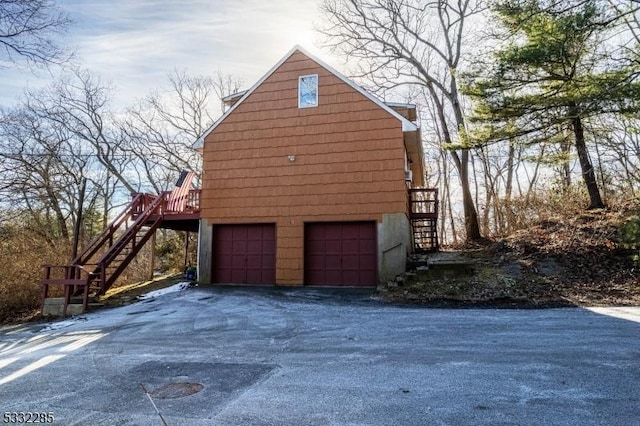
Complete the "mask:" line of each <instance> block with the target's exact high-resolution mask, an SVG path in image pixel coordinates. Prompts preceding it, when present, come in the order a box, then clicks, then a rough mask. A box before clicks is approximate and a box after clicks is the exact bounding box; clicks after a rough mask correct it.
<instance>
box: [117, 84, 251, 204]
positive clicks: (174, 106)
mask: <svg viewBox="0 0 640 426" xmlns="http://www.w3.org/2000/svg"><path fill="white" fill-rule="evenodd" d="M168 80H169V84H168V87H167V88H166V89H164V90H157V91H155V92H154V93H152V94H151V95H149V96H148V97H147V98H146V99H144V100H142V101H141V102H139V103H138V104H136V105H134V106H132V107H131V108H129V109H128V110H127V112H126V114H125V116H124V118H123V119H121V120H120V121H119V129H120V132H121V134H122V136H121V139H122V141H123V145H122V149H123V150H125V151H126V153H127V155H128V156H129V158H131V159H132V160H133V161H134V162H135V164H136V166H137V167H136V170H137V171H138V174H139V179H140V180H141V181H143V182H146V183H147V184H148V185H149V187H150V188H152V189H153V190H154V191H155V192H160V191H162V190H164V189H166V188H167V187H168V186H169V185H170V184H171V182H172V181H173V180H174V179H175V176H176V174H177V173H178V172H179V171H180V170H182V169H192V170H195V171H199V170H200V168H201V164H200V163H201V158H200V154H198V153H197V152H196V151H194V150H193V149H192V148H191V146H192V145H193V142H194V141H195V140H196V139H198V138H199V137H200V136H201V135H202V134H204V132H205V131H206V130H207V129H208V128H209V126H210V125H211V124H212V123H213V121H214V119H215V117H216V116H217V115H218V113H216V112H215V111H217V108H216V105H218V104H219V103H221V101H220V100H221V98H223V97H224V96H226V95H229V94H230V93H234V92H236V91H237V90H238V88H239V87H240V82H239V80H237V79H236V78H234V77H232V76H230V75H224V74H222V73H218V75H217V76H216V77H215V78H211V77H206V76H190V75H188V74H187V73H186V72H184V71H182V72H179V71H174V73H172V74H170V75H169V76H168Z"/></svg>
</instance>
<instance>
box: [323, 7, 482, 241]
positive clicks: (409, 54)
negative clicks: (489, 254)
mask: <svg viewBox="0 0 640 426" xmlns="http://www.w3.org/2000/svg"><path fill="white" fill-rule="evenodd" d="M321 8H322V10H323V12H324V15H325V16H326V18H327V20H328V21H329V22H330V24H329V25H328V26H325V27H323V28H319V31H320V32H321V33H322V34H324V35H325V36H326V37H327V43H328V44H329V45H330V46H331V47H332V48H333V49H334V50H335V51H337V52H340V53H342V54H344V55H346V56H347V57H349V58H353V59H357V60H359V63H360V65H361V66H360V68H359V72H358V74H359V75H360V76H362V77H365V76H366V77H369V78H370V79H371V80H372V82H373V83H374V84H375V85H379V86H381V87H385V88H392V87H395V86H397V85H399V84H409V85H418V86H420V87H422V88H423V90H424V91H425V93H426V95H427V96H428V97H430V98H431V100H432V102H433V104H434V105H435V108H436V115H437V119H438V121H439V126H440V131H441V132H442V139H443V142H444V144H445V146H447V147H449V148H456V149H450V151H449V153H450V155H451V157H452V159H453V161H454V164H455V166H456V168H457V171H458V176H459V179H460V184H461V187H462V199H463V207H464V216H465V229H466V237H467V239H468V240H474V239H478V238H480V227H479V224H478V215H477V211H476V207H475V205H474V201H473V197H472V195H471V189H470V176H469V159H470V152H469V150H468V149H465V148H464V147H463V146H462V145H461V144H460V140H459V138H458V131H459V129H464V128H465V127H466V120H465V114H464V111H463V107H462V99H461V95H460V94H459V91H458V80H457V72H458V69H459V67H460V62H461V60H462V49H463V47H464V46H463V39H464V37H465V31H466V30H467V29H466V27H465V25H466V24H467V21H468V19H470V18H471V17H472V16H473V15H475V14H477V13H479V12H480V11H482V10H483V8H482V2H481V1H480V0H458V1H455V2H454V1H442V0H431V1H426V2H425V1H417V0H416V1H414V0H324V2H323V4H322V6H321Z"/></svg>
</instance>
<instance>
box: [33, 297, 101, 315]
mask: <svg viewBox="0 0 640 426" xmlns="http://www.w3.org/2000/svg"><path fill="white" fill-rule="evenodd" d="M77 299H78V298H76V297H73V298H71V303H69V304H68V305H67V315H79V314H81V313H83V309H82V300H80V301H79V302H78V300H77ZM102 306H104V304H103V303H98V302H95V301H93V302H92V301H89V304H88V305H87V309H88V310H92V309H97V308H100V307H102ZM63 310H64V297H48V298H46V299H45V300H44V306H43V308H42V316H45V317H61V316H63V312H62V311H63Z"/></svg>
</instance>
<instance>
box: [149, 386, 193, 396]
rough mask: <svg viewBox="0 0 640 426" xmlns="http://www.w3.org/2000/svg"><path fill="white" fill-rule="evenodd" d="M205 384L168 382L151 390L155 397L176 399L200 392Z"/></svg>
mask: <svg viewBox="0 0 640 426" xmlns="http://www.w3.org/2000/svg"><path fill="white" fill-rule="evenodd" d="M203 388H204V386H202V385H201V384H200V383H167V384H166V385H163V386H160V387H157V388H155V389H154V390H152V391H151V392H149V395H151V396H152V397H154V398H158V399H175V398H182V397H184V396H189V395H193V394H194V393H198V392H200V391H201V390H202V389H203Z"/></svg>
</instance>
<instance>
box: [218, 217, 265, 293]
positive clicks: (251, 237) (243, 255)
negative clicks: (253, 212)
mask: <svg viewBox="0 0 640 426" xmlns="http://www.w3.org/2000/svg"><path fill="white" fill-rule="evenodd" d="M275 265H276V227H275V225H273V224H259V225H219V226H214V227H213V270H212V276H213V282H214V283H224V284H275V278H276V274H275Z"/></svg>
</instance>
